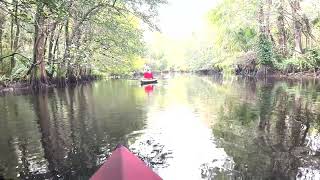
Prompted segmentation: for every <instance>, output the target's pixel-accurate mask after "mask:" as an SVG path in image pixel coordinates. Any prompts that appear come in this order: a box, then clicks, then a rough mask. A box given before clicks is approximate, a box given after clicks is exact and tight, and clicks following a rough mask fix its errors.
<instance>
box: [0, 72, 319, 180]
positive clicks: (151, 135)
mask: <svg viewBox="0 0 320 180" xmlns="http://www.w3.org/2000/svg"><path fill="white" fill-rule="evenodd" d="M118 143H122V144H125V145H126V146H127V147H129V148H130V150H131V151H133V152H134V153H135V154H137V155H138V156H139V157H140V158H142V159H143V160H144V161H145V162H146V163H147V164H148V165H149V166H150V167H152V168H153V170H154V171H155V172H157V173H158V174H159V175H160V176H161V177H162V178H163V179H164V180H200V179H206V180H209V179H210V180H211V179H218V180H224V179H227V180H229V179H230V180H231V179H232V180H234V179H252V180H256V179H257V180H259V179H278V180H280V179H281V180H286V179H288V180H289V179H290V180H291V179H308V180H313V179H314V180H318V179H320V82H318V81H314V80H310V81H273V80H265V81H256V80H248V79H239V78H235V77H230V78H224V79H223V78H221V77H207V76H195V75H179V74H176V75H174V74H172V75H170V76H167V77H166V78H163V79H160V80H159V83H158V84H156V85H149V86H143V87H141V86H140V84H139V82H138V81H135V80H107V81H97V82H92V83H89V84H82V85H78V86H75V87H68V88H65V89H51V90H48V91H47V92H42V93H40V94H37V95H32V94H27V95H6V96H2V97H0V177H1V176H2V178H5V179H88V178H89V177H90V176H91V175H92V174H93V173H94V172H95V170H97V168H98V167H99V165H101V164H102V163H103V162H104V161H105V160H106V158H107V157H108V156H109V155H110V153H111V151H112V150H113V149H114V148H115V147H116V145H117V144H118ZM0 179H1V178H0Z"/></svg>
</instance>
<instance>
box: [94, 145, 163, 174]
mask: <svg viewBox="0 0 320 180" xmlns="http://www.w3.org/2000/svg"><path fill="white" fill-rule="evenodd" d="M90 180H162V178H161V177H160V176H158V175H157V174H156V173H154V172H153V171H152V169H150V168H149V167H147V166H146V165H145V163H144V162H143V161H141V160H140V159H139V158H137V157H136V156H135V155H134V154H132V153H131V152H130V151H129V150H128V149H127V148H125V147H124V146H120V147H118V148H117V149H116V150H114V151H113V152H112V154H111V156H110V157H109V159H108V160H107V161H106V162H105V163H104V164H103V165H102V166H101V167H100V168H99V169H98V171H97V172H96V173H95V174H94V175H93V176H92V177H91V178H90Z"/></svg>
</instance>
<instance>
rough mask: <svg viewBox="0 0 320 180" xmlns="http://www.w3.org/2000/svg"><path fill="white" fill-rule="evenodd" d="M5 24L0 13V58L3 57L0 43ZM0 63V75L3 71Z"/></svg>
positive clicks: (0, 42)
mask: <svg viewBox="0 0 320 180" xmlns="http://www.w3.org/2000/svg"><path fill="white" fill-rule="evenodd" d="M4 22H5V17H4V15H3V14H1V12H0V57H2V56H3V43H2V35H3V24H4ZM2 62H3V61H1V73H2V72H3V71H4V64H3V63H2Z"/></svg>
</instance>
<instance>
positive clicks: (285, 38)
mask: <svg viewBox="0 0 320 180" xmlns="http://www.w3.org/2000/svg"><path fill="white" fill-rule="evenodd" d="M209 16H210V20H211V22H212V23H213V24H214V26H215V28H216V29H219V33H220V36H218V37H220V38H218V39H217V41H216V42H217V43H216V45H218V46H220V47H221V48H219V49H220V51H222V52H221V53H223V54H228V56H232V55H235V54H236V55H237V56H239V55H240V56H241V55H243V54H244V53H246V54H245V55H248V54H250V53H249V52H251V53H252V52H254V53H256V56H257V59H258V61H257V62H256V63H253V62H250V63H245V67H244V68H247V69H249V70H250V69H252V68H255V67H252V66H256V65H258V66H259V67H260V69H264V70H266V69H273V70H280V71H281V72H289V73H290V72H297V71H308V70H314V71H316V70H317V68H318V66H319V65H320V50H319V48H320V46H319V38H320V8H319V3H318V1H313V0H310V1H300V0H288V1H284V0H273V1H272V0H266V1H262V0H259V1H252V0H246V1H238V0H227V1H223V2H222V3H221V4H220V5H218V6H217V7H216V8H215V9H214V10H212V11H211V12H210V15H209ZM226 38H227V41H226ZM245 55H244V59H249V60H250V58H246V56H245ZM242 57H243V56H242ZM249 57H250V56H249ZM240 59H241V58H240ZM247 66H249V67H247Z"/></svg>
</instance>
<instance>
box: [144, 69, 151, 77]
mask: <svg viewBox="0 0 320 180" xmlns="http://www.w3.org/2000/svg"><path fill="white" fill-rule="evenodd" d="M143 77H144V78H145V79H153V74H152V72H151V71H150V70H148V71H147V72H145V73H144V74H143Z"/></svg>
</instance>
